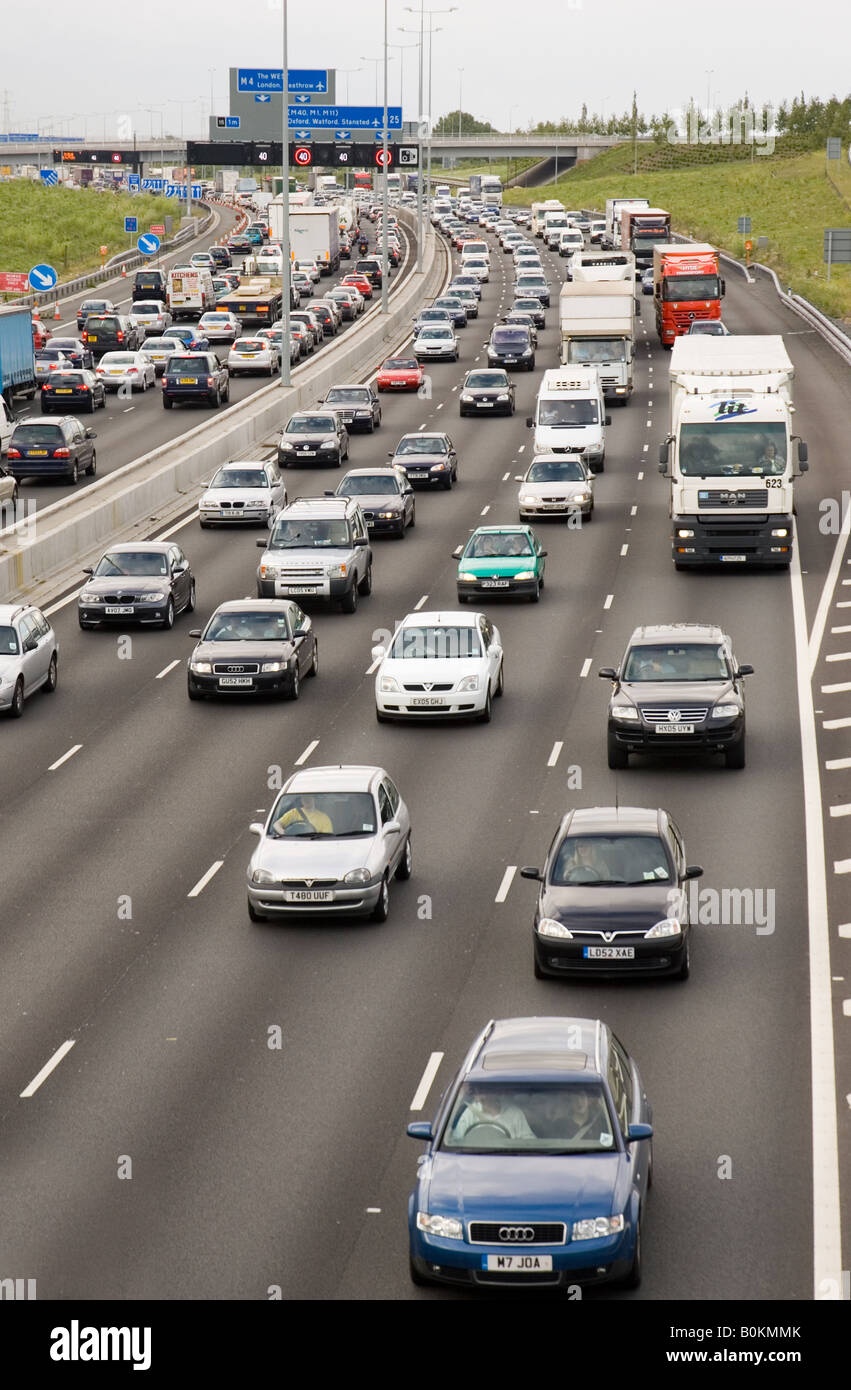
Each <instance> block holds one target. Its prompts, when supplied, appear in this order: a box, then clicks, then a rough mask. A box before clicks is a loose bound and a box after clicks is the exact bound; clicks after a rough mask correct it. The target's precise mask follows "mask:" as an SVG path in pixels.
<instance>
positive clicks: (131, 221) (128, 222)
mask: <svg viewBox="0 0 851 1390" xmlns="http://www.w3.org/2000/svg"><path fill="white" fill-rule="evenodd" d="M138 225H139V224H138V221H137V219H136V218H135V217H125V219H124V230H125V232H135V231H138Z"/></svg>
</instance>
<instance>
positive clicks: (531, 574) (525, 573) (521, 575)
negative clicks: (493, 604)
mask: <svg viewBox="0 0 851 1390" xmlns="http://www.w3.org/2000/svg"><path fill="white" fill-rule="evenodd" d="M514 578H515V579H534V578H535V571H534V570H518V571H517V573H516V574H515V576H514Z"/></svg>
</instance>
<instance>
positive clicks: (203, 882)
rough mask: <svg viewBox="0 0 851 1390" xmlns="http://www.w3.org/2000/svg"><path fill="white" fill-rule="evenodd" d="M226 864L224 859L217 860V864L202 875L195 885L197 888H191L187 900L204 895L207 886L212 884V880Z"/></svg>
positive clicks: (213, 864)
mask: <svg viewBox="0 0 851 1390" xmlns="http://www.w3.org/2000/svg"><path fill="white" fill-rule="evenodd" d="M224 862H225V861H224V859H217V860H215V862H214V863H212V864H211V865H210V867H209V869H208V870H207V872H206V873H205V874H202V875H201V877H200V878H199V880H198V882H197V883H196V884H195V887H194V888H191V889H190V890H189V892H188V893H187V894H186V896H187V898H197V897H199V896H200V895H201V893H203V891H204V889H205V888H206V887H207V884H208V883H209V882H210V879H211V878H212V877H213V876H214V874H217V873H218V872H219V869H220V868H221V867H222V865H223V864H224Z"/></svg>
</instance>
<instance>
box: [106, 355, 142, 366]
mask: <svg viewBox="0 0 851 1390" xmlns="http://www.w3.org/2000/svg"><path fill="white" fill-rule="evenodd" d="M135 361H136V354H135V352H105V353H104V355H103V357H102V358H101V359H100V364H101V366H102V367H123V366H127V365H132V363H134V362H135Z"/></svg>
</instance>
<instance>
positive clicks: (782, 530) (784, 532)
mask: <svg viewBox="0 0 851 1390" xmlns="http://www.w3.org/2000/svg"><path fill="white" fill-rule="evenodd" d="M771 534H772V536H788V534H789V529H788V527H786V526H778V527H776V528H775V530H773V531H772V533H771Z"/></svg>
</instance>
